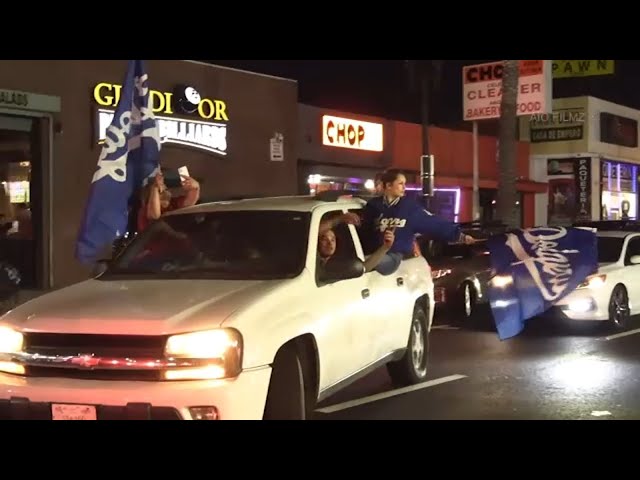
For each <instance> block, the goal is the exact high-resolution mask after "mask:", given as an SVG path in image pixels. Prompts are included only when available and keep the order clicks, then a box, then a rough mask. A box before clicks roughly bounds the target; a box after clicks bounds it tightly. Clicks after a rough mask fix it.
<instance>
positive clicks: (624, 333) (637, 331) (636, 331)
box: [604, 328, 640, 340]
mask: <svg viewBox="0 0 640 480" xmlns="http://www.w3.org/2000/svg"><path fill="white" fill-rule="evenodd" d="M636 333H640V328H636V329H634V330H628V331H626V332H622V333H616V334H615V335H609V336H608V337H604V339H605V340H613V339H615V338H621V337H628V336H629V335H635V334H636Z"/></svg>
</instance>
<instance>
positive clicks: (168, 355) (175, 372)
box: [0, 197, 434, 420]
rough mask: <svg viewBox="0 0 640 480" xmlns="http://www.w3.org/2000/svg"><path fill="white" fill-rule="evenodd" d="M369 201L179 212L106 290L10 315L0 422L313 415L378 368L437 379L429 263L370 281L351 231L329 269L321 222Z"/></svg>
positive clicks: (132, 249) (271, 201)
mask: <svg viewBox="0 0 640 480" xmlns="http://www.w3.org/2000/svg"><path fill="white" fill-rule="evenodd" d="M363 205H364V201H363V200H362V199H358V198H336V199H334V200H332V201H329V200H323V199H318V198H311V197H284V198H262V199H247V200H237V201H229V202H219V203H211V204H204V205H197V206H194V207H189V208H186V209H182V210H179V211H175V212H172V213H170V214H167V215H166V216H164V217H162V218H161V219H160V220H158V221H156V222H154V223H153V224H151V226H150V227H148V228H147V229H146V230H145V231H144V232H142V233H140V234H139V235H137V236H136V237H135V238H134V239H133V240H132V241H131V242H130V243H127V244H126V246H124V247H123V249H122V251H121V252H120V253H119V254H118V255H117V256H116V257H115V258H114V259H113V260H111V261H110V262H109V263H108V265H107V266H106V270H105V271H104V272H103V273H101V274H100V275H98V276H97V277H96V278H93V279H90V280H87V281H83V282H81V283H78V284H75V285H72V286H69V287H66V288H62V289H60V290H57V291H54V292H50V293H48V294H45V295H43V296H41V297H39V298H36V299H34V300H31V301H29V302H27V303H25V304H23V305H21V306H19V307H18V308H16V309H14V310H13V311H11V312H9V313H8V314H6V315H5V316H3V317H1V318H0V372H2V373H0V419H2V418H38V419H54V420H56V419H78V420H95V419H121V418H129V419H185V420H188V419H196V420H214V419H263V418H264V419H304V418H307V416H308V414H309V412H311V411H313V409H314V406H315V405H316V403H317V402H319V401H321V400H323V399H324V398H326V397H328V396H330V395H332V394H333V393H335V392H337V391H339V390H340V389H342V388H344V387H345V386H347V385H348V384H350V383H351V382H353V381H355V380H357V379H358V378H360V377H362V376H364V375H365V374H367V373H369V372H371V371H372V370H373V369H375V368H378V367H380V366H386V367H387V369H388V371H389V374H390V376H391V378H392V379H393V381H394V382H396V384H397V385H410V384H415V383H418V382H422V381H424V380H425V379H426V378H427V373H428V371H429V369H428V354H429V345H430V343H429V338H430V329H431V323H432V319H433V304H434V302H433V282H432V280H431V276H430V274H429V268H428V265H427V263H426V261H425V259H424V258H423V257H417V258H412V259H408V260H405V261H403V262H402V264H401V266H400V268H399V269H398V271H397V272H396V273H394V274H393V275H389V276H382V275H380V274H378V273H377V272H369V273H365V272H364V266H363V258H364V257H363V253H362V246H361V243H360V240H359V238H358V234H357V231H356V228H355V227H353V226H348V225H346V224H342V225H341V226H338V227H336V228H335V234H336V237H337V251H336V253H335V258H336V261H335V263H334V264H333V266H332V267H328V266H327V267H326V268H325V269H324V270H322V269H321V268H320V266H319V262H318V251H317V249H318V229H319V224H320V221H321V219H322V218H323V217H324V216H325V215H327V214H341V213H344V212H347V211H356V212H357V211H359V210H360V209H362V207H363ZM327 265H329V264H327ZM321 270H322V272H324V273H323V274H321Z"/></svg>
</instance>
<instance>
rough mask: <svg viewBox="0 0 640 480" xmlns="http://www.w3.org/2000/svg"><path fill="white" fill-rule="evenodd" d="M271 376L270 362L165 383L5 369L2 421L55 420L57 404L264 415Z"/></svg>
mask: <svg viewBox="0 0 640 480" xmlns="http://www.w3.org/2000/svg"><path fill="white" fill-rule="evenodd" d="M270 377H271V368H270V367H268V366H266V367H260V368H256V369H249V370H245V371H243V372H242V373H241V374H240V375H239V376H238V377H237V378H234V379H229V380H188V381H163V382H151V381H150V382H141V381H138V382H131V381H101V380H81V379H70V378H55V377H47V378H42V377H23V376H18V375H12V374H4V373H0V420H4V419H7V420H10V419H15V420H19V419H43V420H46V419H52V417H53V415H52V411H53V404H63V405H84V406H87V407H90V410H91V411H95V417H96V419H97V420H127V419H129V420H132V419H148V420H193V419H195V418H194V415H195V412H196V411H199V410H200V411H201V410H202V409H203V408H208V409H209V410H210V411H215V412H216V419H219V420H261V419H262V417H263V413H264V406H265V401H266V396H267V391H268V388H269V381H270Z"/></svg>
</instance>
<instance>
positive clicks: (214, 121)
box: [93, 83, 229, 155]
mask: <svg viewBox="0 0 640 480" xmlns="http://www.w3.org/2000/svg"><path fill="white" fill-rule="evenodd" d="M121 90H122V86H121V85H114V84H110V83H98V84H97V85H96V86H95V87H94V89H93V99H94V101H95V102H96V103H97V104H98V105H100V106H101V107H108V108H100V109H98V141H99V143H102V142H103V141H104V138H105V133H106V131H107V128H108V127H109V125H110V124H111V121H112V120H113V114H114V111H115V107H116V106H117V105H118V102H119V101H120V93H121ZM149 95H150V103H151V104H152V106H153V112H154V114H156V115H155V118H156V120H157V121H158V129H159V130H160V141H161V142H162V143H173V144H177V145H184V146H187V147H192V148H196V149H200V150H206V151H208V152H212V153H217V154H219V155H226V154H227V123H223V122H228V121H229V116H228V114H227V105H226V103H225V102H223V101H222V100H210V99H208V98H202V97H201V96H200V93H198V91H197V90H196V89H195V88H193V87H189V86H185V85H179V86H177V87H176V88H175V89H174V91H173V92H159V91H156V90H150V91H149ZM175 113H178V114H182V115H191V116H193V117H196V118H182V117H174V116H173V115H174V114H175ZM163 114H164V115H163ZM165 115H166V116H165ZM169 115H171V116H169Z"/></svg>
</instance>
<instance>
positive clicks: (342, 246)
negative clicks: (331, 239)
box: [318, 210, 358, 260]
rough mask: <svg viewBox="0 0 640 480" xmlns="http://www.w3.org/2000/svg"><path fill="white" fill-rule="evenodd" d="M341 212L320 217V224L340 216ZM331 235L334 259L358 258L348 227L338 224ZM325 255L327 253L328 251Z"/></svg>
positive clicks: (319, 247) (319, 246) (319, 252)
mask: <svg viewBox="0 0 640 480" xmlns="http://www.w3.org/2000/svg"><path fill="white" fill-rule="evenodd" d="M342 214H343V212H342V210H337V211H335V212H328V213H325V214H324V215H323V216H322V219H321V220H320V222H324V221H326V220H329V219H331V218H335V217H337V216H339V215H342ZM333 233H334V235H335V252H334V253H333V256H334V257H335V258H338V259H341V260H347V259H350V258H358V254H357V253H356V246H355V244H354V243H353V237H352V236H351V231H350V230H349V226H348V225H347V224H345V223H340V224H339V225H337V226H335V227H334V228H333ZM320 240H321V239H320V238H319V239H318V254H321V253H322V252H321V251H320V249H321V245H320ZM326 253H329V252H328V251H327V252H326Z"/></svg>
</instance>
